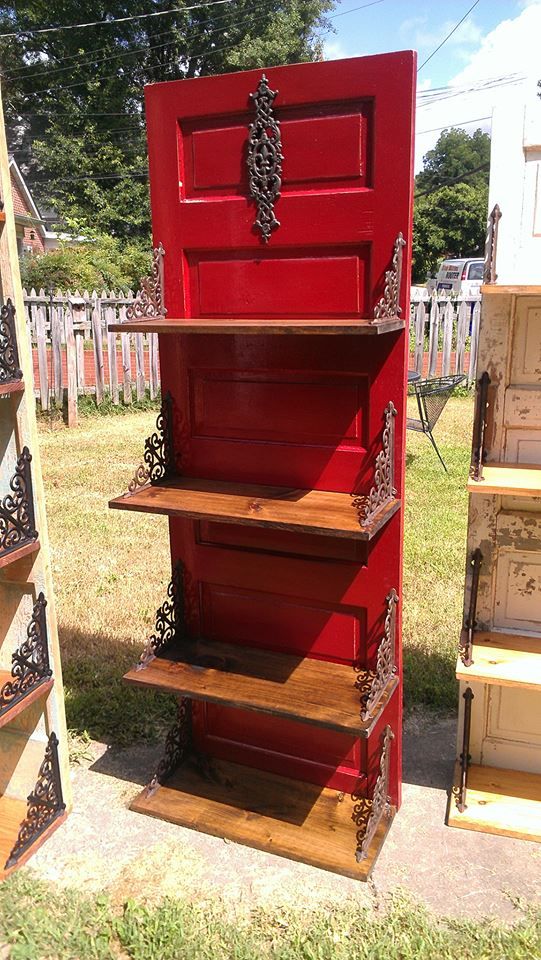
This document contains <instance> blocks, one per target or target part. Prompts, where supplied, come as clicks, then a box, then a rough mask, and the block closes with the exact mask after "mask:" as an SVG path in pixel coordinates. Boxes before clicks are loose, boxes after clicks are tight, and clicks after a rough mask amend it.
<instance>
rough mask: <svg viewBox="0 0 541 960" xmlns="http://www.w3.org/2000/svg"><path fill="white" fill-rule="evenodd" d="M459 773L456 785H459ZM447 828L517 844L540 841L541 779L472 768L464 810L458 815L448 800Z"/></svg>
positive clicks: (487, 768)
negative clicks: (492, 834) (486, 835)
mask: <svg viewBox="0 0 541 960" xmlns="http://www.w3.org/2000/svg"><path fill="white" fill-rule="evenodd" d="M458 778H459V771H458V770H457V772H456V776H455V784H457V783H458V782H459V779H458ZM447 822H448V824H449V826H451V827H461V828H462V829H463V830H475V831H477V832H479V833H495V834H497V835H498V836H501V837H516V838H517V839H519V840H537V841H539V840H541V775H540V774H538V773H525V772H524V771H521V770H505V769H501V768H498V767H489V766H480V765H478V764H472V765H471V766H470V768H469V770H468V792H467V806H466V809H465V810H464V812H463V813H460V812H459V811H458V810H457V809H456V806H455V804H454V802H453V798H452V797H451V799H450V803H449V812H448V820H447Z"/></svg>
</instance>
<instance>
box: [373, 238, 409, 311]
mask: <svg viewBox="0 0 541 960" xmlns="http://www.w3.org/2000/svg"><path fill="white" fill-rule="evenodd" d="M405 246H406V241H405V240H404V237H403V235H402V234H401V233H399V234H398V236H397V238H396V240H395V244H394V253H393V262H392V264H391V267H390V269H389V270H386V271H385V287H384V290H383V296H382V297H381V298H380V299H379V300H378V302H377V303H376V306H375V307H374V320H385V319H388V318H389V317H391V318H392V317H399V316H400V314H401V313H402V308H401V306H400V304H399V300H400V283H401V280H402V256H403V249H404V247H405Z"/></svg>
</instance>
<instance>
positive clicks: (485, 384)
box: [470, 370, 490, 483]
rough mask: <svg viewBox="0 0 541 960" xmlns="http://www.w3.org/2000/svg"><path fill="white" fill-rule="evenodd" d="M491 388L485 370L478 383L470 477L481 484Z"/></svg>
mask: <svg viewBox="0 0 541 960" xmlns="http://www.w3.org/2000/svg"><path fill="white" fill-rule="evenodd" d="M489 387H490V377H489V375H488V372H487V371H486V370H485V372H484V373H483V374H481V376H480V377H479V380H478V381H477V390H476V398H475V414H474V419H473V446H472V455H471V463H470V477H471V478H472V480H476V481H477V482H479V483H480V482H481V480H482V479H483V466H484V463H485V460H486V450H485V434H486V429H487V413H488V388H489Z"/></svg>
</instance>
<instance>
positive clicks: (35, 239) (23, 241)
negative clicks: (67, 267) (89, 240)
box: [9, 156, 84, 257]
mask: <svg viewBox="0 0 541 960" xmlns="http://www.w3.org/2000/svg"><path fill="white" fill-rule="evenodd" d="M9 172H10V177H11V192H12V194H13V209H14V212H15V231H16V236H17V252H18V254H19V256H20V257H21V256H23V254H29V253H46V252H47V251H49V250H55V249H56V248H57V247H59V246H60V241H62V242H67V243H70V242H78V243H80V242H81V240H84V238H83V237H77V238H73V237H70V236H69V235H68V234H64V233H60V234H58V233H56V231H54V230H51V227H52V226H53V224H54V223H55V222H57V221H58V215H57V214H56V212H55V211H54V210H51V209H47V210H45V209H43V210H42V211H40V210H39V208H38V206H37V204H36V202H35V200H34V198H33V197H32V194H31V192H30V188H29V187H28V184H27V183H26V181H25V179H24V176H23V174H22V173H21V171H20V169H19V167H18V166H17V163H16V162H15V159H14V158H13V157H12V156H10V158H9Z"/></svg>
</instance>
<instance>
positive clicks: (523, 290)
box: [481, 283, 541, 297]
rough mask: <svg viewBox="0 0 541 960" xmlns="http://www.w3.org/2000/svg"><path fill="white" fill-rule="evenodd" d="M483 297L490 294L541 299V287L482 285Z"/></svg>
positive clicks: (529, 285)
mask: <svg viewBox="0 0 541 960" xmlns="http://www.w3.org/2000/svg"><path fill="white" fill-rule="evenodd" d="M481 293H482V294H483V296H487V295H489V296H490V294H498V293H499V294H505V295H507V296H509V295H510V294H511V295H514V296H519V297H521V296H522V297H541V287H540V286H536V285H532V284H516V283H515V284H513V283H511V284H506V283H483V284H482V286H481Z"/></svg>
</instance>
